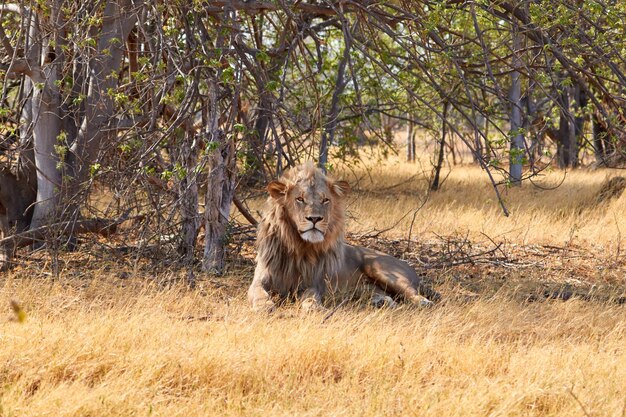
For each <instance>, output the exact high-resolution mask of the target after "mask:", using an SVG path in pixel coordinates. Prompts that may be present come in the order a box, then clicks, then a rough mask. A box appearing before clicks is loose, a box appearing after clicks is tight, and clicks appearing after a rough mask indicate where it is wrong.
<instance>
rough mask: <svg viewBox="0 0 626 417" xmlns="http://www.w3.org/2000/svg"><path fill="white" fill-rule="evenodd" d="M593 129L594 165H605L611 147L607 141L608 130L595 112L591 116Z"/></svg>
mask: <svg viewBox="0 0 626 417" xmlns="http://www.w3.org/2000/svg"><path fill="white" fill-rule="evenodd" d="M592 126H593V127H592V129H593V153H594V155H595V157H596V165H598V166H607V158H608V156H609V154H610V151H611V147H610V144H609V142H608V132H607V129H606V127H605V126H604V124H603V123H602V122H601V121H600V118H599V117H598V115H597V114H595V113H594V115H593V118H592Z"/></svg>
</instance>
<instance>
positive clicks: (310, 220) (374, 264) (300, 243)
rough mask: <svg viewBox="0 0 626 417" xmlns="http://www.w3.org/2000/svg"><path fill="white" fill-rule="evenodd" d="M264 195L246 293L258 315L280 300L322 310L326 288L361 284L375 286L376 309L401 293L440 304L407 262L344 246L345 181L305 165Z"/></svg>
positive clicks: (419, 301)
mask: <svg viewBox="0 0 626 417" xmlns="http://www.w3.org/2000/svg"><path fill="white" fill-rule="evenodd" d="M267 191H268V192H269V197H268V199H267V206H266V209H265V211H264V215H263V218H262V220H261V222H260V223H259V226H258V230H257V257H256V269H255V271H254V278H253V280H252V284H251V285H250V288H249V290H248V300H249V301H250V303H251V304H252V308H253V309H254V310H268V311H271V310H273V309H274V308H275V303H274V301H273V300H272V298H273V296H275V295H278V296H280V298H281V299H286V298H289V297H293V298H296V299H298V300H300V301H301V303H302V304H301V305H302V308H303V309H305V310H312V309H318V308H323V307H322V303H323V298H324V295H325V294H326V292H327V290H329V289H330V290H332V291H350V290H352V289H356V288H357V287H358V286H359V285H360V284H363V283H365V285H366V286H367V285H368V284H369V286H372V287H373V289H374V291H373V297H372V302H373V303H374V304H376V305H395V302H394V301H393V298H392V297H396V296H401V297H403V298H404V300H406V301H407V302H409V303H412V304H416V305H419V306H425V305H431V304H432V302H433V301H436V300H438V299H439V294H438V293H437V292H435V291H433V290H432V289H430V288H429V287H428V286H426V285H425V284H424V283H423V282H422V280H421V279H420V278H419V277H418V276H417V274H416V273H415V270H413V268H411V267H410V266H409V265H408V264H407V263H406V262H404V261H402V260H399V259H396V258H394V257H392V256H390V255H387V254H386V253H383V252H379V251H376V250H373V249H368V248H365V247H360V246H353V245H350V244H347V243H346V242H345V241H344V223H345V221H344V220H345V198H346V195H347V194H348V193H349V192H350V185H349V184H348V183H347V182H346V181H335V180H333V179H331V178H328V177H327V176H326V175H324V173H323V172H322V171H321V170H320V169H319V168H316V167H315V165H314V164H313V163H311V162H308V163H305V164H303V165H300V166H297V167H295V168H292V169H291V170H289V171H288V172H287V173H286V174H285V175H284V176H282V177H281V178H280V179H278V180H277V181H272V182H270V183H269V185H268V186H267ZM431 300H432V301H431Z"/></svg>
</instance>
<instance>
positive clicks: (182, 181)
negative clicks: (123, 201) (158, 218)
mask: <svg viewBox="0 0 626 417" xmlns="http://www.w3.org/2000/svg"><path fill="white" fill-rule="evenodd" d="M175 153H176V155H175V160H176V161H177V164H180V166H181V167H182V168H183V172H180V173H175V175H176V178H177V188H178V198H179V201H180V205H179V212H180V217H181V237H180V243H179V246H178V252H179V253H180V255H181V256H182V263H183V265H186V266H191V265H193V261H194V251H195V248H196V238H197V237H198V229H199V227H200V219H199V217H198V173H197V167H198V165H197V164H198V143H197V140H196V137H195V135H194V133H193V132H186V133H185V138H184V139H183V141H182V143H181V144H180V147H179V148H178V149H177V150H175Z"/></svg>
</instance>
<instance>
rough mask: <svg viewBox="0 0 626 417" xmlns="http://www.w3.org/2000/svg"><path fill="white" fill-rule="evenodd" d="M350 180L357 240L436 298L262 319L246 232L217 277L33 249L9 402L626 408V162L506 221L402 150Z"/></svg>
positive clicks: (4, 405) (460, 182) (79, 408)
mask: <svg viewBox="0 0 626 417" xmlns="http://www.w3.org/2000/svg"><path fill="white" fill-rule="evenodd" d="M335 175H337V176H343V177H344V178H346V179H348V180H349V181H350V182H351V183H352V184H353V187H354V190H353V193H352V195H351V197H350V199H349V201H348V212H349V221H348V240H349V241H350V242H351V243H355V244H361V245H364V246H369V247H374V248H377V249H380V250H383V251H385V252H388V253H390V254H393V255H395V256H397V257H400V258H402V259H405V260H406V261H407V262H409V263H410V264H411V265H412V266H414V267H415V269H416V270H417V271H418V273H419V274H420V275H421V276H423V277H424V279H425V280H427V281H428V282H430V283H431V284H432V285H433V286H434V287H435V288H436V289H437V290H438V291H439V292H440V293H441V294H442V301H441V302H440V303H438V304H437V305H436V306H434V307H432V308H428V309H416V308H412V307H409V306H407V305H401V307H400V308H397V309H392V310H389V309H374V308H371V307H370V306H368V305H367V304H366V303H365V302H363V301H362V300H358V299H357V300H353V301H351V302H348V303H345V304H341V305H338V306H333V305H329V306H328V310H327V311H325V312H316V313H310V314H304V313H302V312H300V311H299V310H298V308H297V306H295V305H287V306H283V307H281V308H280V309H279V310H278V311H277V312H276V313H274V314H272V315H257V314H253V313H252V312H251V311H250V310H249V308H248V305H247V303H246V300H245V292H246V289H247V286H248V285H249V282H250V279H251V276H252V272H253V269H254V248H253V230H252V229H251V228H246V227H242V228H240V230H239V231H238V233H237V234H235V235H234V237H233V241H232V244H231V251H230V253H229V262H228V269H227V273H226V274H225V275H224V276H221V277H215V276H208V275H206V274H203V273H202V272H200V270H199V268H194V269H193V270H191V271H190V270H186V269H182V268H180V267H177V266H176V264H175V262H173V261H171V260H170V261H168V260H167V259H165V258H160V257H159V256H158V255H159V252H158V250H157V249H155V250H154V251H146V252H144V253H143V255H141V256H137V254H136V252H133V251H128V250H126V249H127V248H124V247H123V246H121V245H119V244H117V243H116V242H115V241H106V242H105V241H97V240H94V241H92V242H89V243H87V242H85V243H84V244H83V245H81V248H80V250H79V251H77V252H73V253H60V254H59V255H58V257H52V258H51V257H50V256H49V254H48V253H45V252H35V253H29V252H26V251H21V252H20V253H19V258H18V260H19V261H20V265H19V266H18V267H16V268H15V269H14V270H12V271H10V272H8V273H6V274H4V275H3V276H2V277H1V278H0V346H1V348H0V416H144V415H145V416H149V415H155V416H208V415H220V416H222V415H302V416H317V415H320V416H327V415H333V416H334V415H346V416H348V415H355V416H357V415H358V416H380V415H416V416H417V415H419V416H444V415H445V416H487V415H490V416H626V400H624V398H625V397H624V393H625V392H626V347H625V346H626V343H624V341H625V340H626V278H625V277H626V253H624V251H623V250H622V246H623V245H624V241H623V238H622V234H621V230H625V231H626V216H624V214H623V213H625V212H626V195H622V194H621V191H622V190H623V187H621V186H620V185H619V184H618V183H619V180H618V181H616V180H613V181H612V180H611V179H612V178H614V177H617V176H619V175H620V172H619V171H616V172H610V171H593V172H592V171H584V170H580V171H576V172H572V173H568V174H567V175H566V176H563V173H561V172H551V173H547V174H546V175H545V176H543V177H541V178H538V179H536V184H538V185H539V186H540V187H539V186H537V185H532V184H526V185H524V186H523V187H521V188H519V189H506V188H502V190H501V191H502V192H503V196H504V199H505V203H506V205H507V207H508V209H509V210H510V211H511V215H510V216H509V217H505V216H503V215H502V211H501V208H500V207H499V205H498V202H497V201H496V199H495V197H494V194H493V189H492V188H491V186H490V184H489V182H488V181H487V180H486V178H485V177H484V174H481V172H480V171H479V170H477V169H475V168H473V167H456V168H455V169H453V170H452V171H451V172H450V173H449V175H447V177H446V181H445V182H444V184H443V187H442V189H441V190H440V191H437V192H427V191H426V190H427V187H426V186H425V184H426V183H427V173H419V172H416V168H415V165H411V164H405V163H401V162H398V161H393V160H391V162H386V163H385V164H382V165H372V166H371V167H369V170H364V169H362V168H353V169H350V170H342V171H339V172H336V173H335ZM616 184H617V185H616ZM548 186H557V187H556V188H554V189H546V188H551V187H548ZM620 188H621V189H620ZM261 204H262V203H261V201H260V200H259V201H256V202H255V201H252V202H251V210H252V212H253V213H255V214H256V210H257V209H258V208H259V207H260V206H261ZM51 259H52V260H51ZM190 274H191V275H193V277H194V279H195V284H196V285H195V287H194V288H189V287H188V286H187V285H185V282H186V281H187V280H188V278H189V277H190Z"/></svg>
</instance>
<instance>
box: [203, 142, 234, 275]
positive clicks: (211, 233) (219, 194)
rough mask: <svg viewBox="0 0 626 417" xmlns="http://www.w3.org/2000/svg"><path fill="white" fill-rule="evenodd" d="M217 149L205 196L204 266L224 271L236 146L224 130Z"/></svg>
mask: <svg viewBox="0 0 626 417" xmlns="http://www.w3.org/2000/svg"><path fill="white" fill-rule="evenodd" d="M214 140H215V142H214V143H216V144H217V149H215V150H214V151H213V153H212V155H211V156H210V157H209V164H208V165H209V175H208V179H207V192H206V198H205V209H204V210H205V212H204V219H205V241H204V257H203V259H202V269H203V270H204V271H206V272H209V273H212V274H217V275H221V274H222V273H223V272H224V259H225V254H226V245H227V244H228V230H227V229H228V222H229V217H230V207H231V205H232V203H233V197H234V194H235V169H236V168H235V155H234V153H235V152H234V151H235V146H234V143H233V141H232V140H227V139H226V135H225V134H224V132H223V131H221V130H217V131H216V132H215V139H214Z"/></svg>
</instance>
